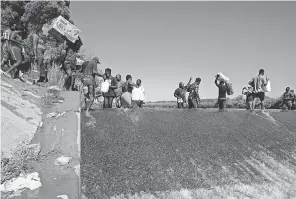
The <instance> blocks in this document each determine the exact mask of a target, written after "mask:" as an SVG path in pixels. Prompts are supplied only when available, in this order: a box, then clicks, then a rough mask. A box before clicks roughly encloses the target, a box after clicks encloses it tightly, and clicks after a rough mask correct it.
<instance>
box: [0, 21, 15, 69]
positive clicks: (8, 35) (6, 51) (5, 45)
mask: <svg viewBox="0 0 296 199" xmlns="http://www.w3.org/2000/svg"><path fill="white" fill-rule="evenodd" d="M15 30H16V24H12V25H11V26H10V27H9V28H8V29H7V30H5V31H4V33H3V36H2V37H1V41H3V43H2V49H3V53H4V56H3V59H2V60H1V68H2V67H3V66H4V64H7V62H8V60H9V49H10V39H11V33H12V32H13V31H15Z"/></svg>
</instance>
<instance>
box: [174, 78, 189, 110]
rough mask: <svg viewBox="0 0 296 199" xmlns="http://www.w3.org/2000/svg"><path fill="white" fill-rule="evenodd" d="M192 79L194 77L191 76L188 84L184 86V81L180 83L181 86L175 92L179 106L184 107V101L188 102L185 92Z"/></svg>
mask: <svg viewBox="0 0 296 199" xmlns="http://www.w3.org/2000/svg"><path fill="white" fill-rule="evenodd" d="M191 80H192V77H190V80H189V82H188V84H187V85H186V86H184V83H183V82H180V83H179V88H177V89H176V90H175V92H174V97H175V98H177V107H178V108H179V109H180V108H184V103H187V100H186V96H185V93H186V91H187V89H188V86H189V85H190V83H191Z"/></svg>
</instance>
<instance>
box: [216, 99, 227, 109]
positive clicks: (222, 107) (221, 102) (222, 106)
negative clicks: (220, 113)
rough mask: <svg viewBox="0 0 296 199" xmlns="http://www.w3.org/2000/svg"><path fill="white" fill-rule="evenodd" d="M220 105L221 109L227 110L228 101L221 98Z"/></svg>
mask: <svg viewBox="0 0 296 199" xmlns="http://www.w3.org/2000/svg"><path fill="white" fill-rule="evenodd" d="M218 105H219V109H220V110H222V109H225V108H226V99H225V98H221V99H218Z"/></svg>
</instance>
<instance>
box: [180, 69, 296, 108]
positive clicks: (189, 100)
mask: <svg viewBox="0 0 296 199" xmlns="http://www.w3.org/2000/svg"><path fill="white" fill-rule="evenodd" d="M264 74H265V71H264V69H260V70H259V74H258V76H255V77H253V78H251V80H250V81H249V82H248V84H249V86H248V87H244V88H243V89H242V94H243V95H246V100H245V102H246V109H247V110H251V111H254V109H255V106H256V100H257V99H259V100H260V106H261V110H264V109H265V103H264V102H265V93H266V92H270V91H271V86H270V81H269V78H268V77H267V76H265V75H264ZM191 80H192V78H190V80H189V82H188V84H187V85H186V86H184V83H183V82H180V83H179V88H177V89H176V90H175V92H174V97H175V98H177V107H178V108H179V109H180V108H185V107H186V106H188V108H189V109H194V108H198V107H199V104H200V102H201V100H200V97H199V85H200V82H201V78H196V80H195V82H194V83H192V84H191ZM214 83H215V85H216V86H217V87H218V101H217V104H218V107H219V110H220V111H224V110H225V108H226V101H227V95H233V93H234V91H233V88H232V83H231V82H230V79H229V78H228V77H226V76H224V75H223V74H222V73H218V74H217V75H216V78H215V81H214ZM187 92H188V93H189V95H188V97H186V93H187ZM187 104H188V105H187ZM280 106H281V108H282V109H283V110H295V109H296V94H295V93H294V90H291V89H290V87H287V88H286V91H285V92H284V94H283V95H282V96H281V105H280Z"/></svg>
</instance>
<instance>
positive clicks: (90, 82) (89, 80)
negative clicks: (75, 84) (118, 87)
mask: <svg viewBox="0 0 296 199" xmlns="http://www.w3.org/2000/svg"><path fill="white" fill-rule="evenodd" d="M81 82H82V84H83V86H95V83H96V82H95V80H94V78H93V77H90V76H89V77H82V78H81Z"/></svg>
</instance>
